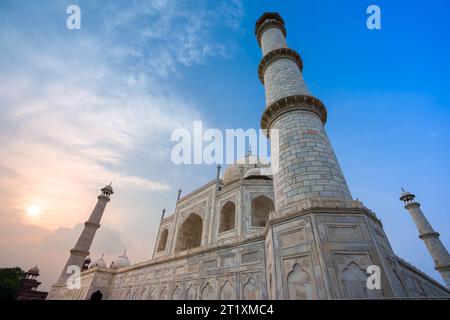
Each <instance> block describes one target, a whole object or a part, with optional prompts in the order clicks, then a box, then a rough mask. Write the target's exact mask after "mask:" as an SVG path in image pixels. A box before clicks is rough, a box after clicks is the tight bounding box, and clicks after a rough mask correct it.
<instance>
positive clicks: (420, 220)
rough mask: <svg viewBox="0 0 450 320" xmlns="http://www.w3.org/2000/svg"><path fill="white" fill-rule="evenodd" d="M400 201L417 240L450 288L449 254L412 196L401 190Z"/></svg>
mask: <svg viewBox="0 0 450 320" xmlns="http://www.w3.org/2000/svg"><path fill="white" fill-rule="evenodd" d="M402 191H403V192H402V195H401V196H400V200H401V201H403V202H404V203H405V209H406V210H408V211H409V213H410V214H411V217H412V218H413V221H414V223H415V224H416V227H417V230H419V238H420V239H422V240H423V242H425V245H426V246H427V249H428V252H430V255H431V257H432V258H433V261H434V264H435V267H434V268H435V269H436V270H437V271H438V272H439V273H440V274H441V276H442V278H443V279H444V282H445V285H446V286H447V287H448V288H450V254H449V253H448V251H447V249H446V248H445V247H444V245H443V244H442V242H441V240H440V239H439V233H438V232H436V231H434V229H433V227H432V226H431V224H430V223H429V222H428V220H427V218H426V217H425V215H424V214H423V212H422V209H421V208H420V203H418V202H416V201H415V200H414V198H415V197H416V196H415V195H414V194H412V193H410V192H408V191H405V190H403V189H402Z"/></svg>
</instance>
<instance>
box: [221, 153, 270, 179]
mask: <svg viewBox="0 0 450 320" xmlns="http://www.w3.org/2000/svg"><path fill="white" fill-rule="evenodd" d="M261 169H263V170H261ZM241 171H242V174H243V178H244V179H247V178H250V177H261V178H266V179H270V178H271V174H270V173H269V172H270V163H263V162H262V161H261V159H260V158H259V157H257V156H254V155H252V154H251V153H250V152H249V154H247V155H246V156H245V157H243V158H241V159H239V160H238V161H236V163H233V164H232V165H229V166H228V167H227V168H226V169H225V171H224V173H223V176H222V181H223V184H224V185H227V184H230V183H232V182H235V181H238V180H239V179H240V178H241Z"/></svg>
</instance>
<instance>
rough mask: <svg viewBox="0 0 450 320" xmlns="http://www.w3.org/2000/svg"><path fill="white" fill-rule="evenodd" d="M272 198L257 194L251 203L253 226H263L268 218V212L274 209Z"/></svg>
mask: <svg viewBox="0 0 450 320" xmlns="http://www.w3.org/2000/svg"><path fill="white" fill-rule="evenodd" d="M274 208H275V207H274V205H273V201H272V199H270V198H268V197H266V196H258V197H256V198H254V199H253V200H252V204H251V219H250V220H251V225H252V226H253V227H265V226H266V224H267V220H269V213H270V212H271V211H273V210H274Z"/></svg>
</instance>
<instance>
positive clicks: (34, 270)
mask: <svg viewBox="0 0 450 320" xmlns="http://www.w3.org/2000/svg"><path fill="white" fill-rule="evenodd" d="M27 273H29V274H32V275H36V276H38V275H39V268H38V266H34V267H32V268H30V269H28V272H27Z"/></svg>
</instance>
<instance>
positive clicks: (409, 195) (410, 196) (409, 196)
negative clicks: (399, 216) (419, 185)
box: [400, 188, 416, 201]
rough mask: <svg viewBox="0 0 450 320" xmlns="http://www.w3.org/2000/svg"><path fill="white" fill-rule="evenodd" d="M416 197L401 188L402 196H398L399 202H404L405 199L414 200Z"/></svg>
mask: <svg viewBox="0 0 450 320" xmlns="http://www.w3.org/2000/svg"><path fill="white" fill-rule="evenodd" d="M415 197H416V196H415V195H414V194H412V193H411V192H409V191H406V190H405V189H403V188H402V194H401V195H400V200H402V201H404V200H407V199H414V198H415Z"/></svg>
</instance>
